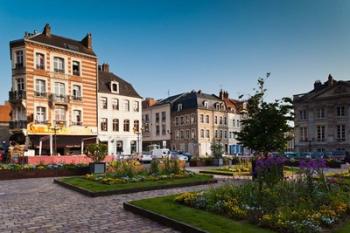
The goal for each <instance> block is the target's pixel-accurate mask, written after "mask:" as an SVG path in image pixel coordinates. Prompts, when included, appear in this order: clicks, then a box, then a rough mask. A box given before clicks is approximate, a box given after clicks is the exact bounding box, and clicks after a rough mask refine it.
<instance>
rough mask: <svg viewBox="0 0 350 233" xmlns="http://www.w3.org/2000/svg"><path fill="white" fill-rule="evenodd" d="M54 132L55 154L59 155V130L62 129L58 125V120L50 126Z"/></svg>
mask: <svg viewBox="0 0 350 233" xmlns="http://www.w3.org/2000/svg"><path fill="white" fill-rule="evenodd" d="M50 129H51V130H53V132H54V137H55V138H54V155H57V131H58V130H59V129H61V127H60V126H57V124H56V122H55V125H54V126H53V127H51V128H50Z"/></svg>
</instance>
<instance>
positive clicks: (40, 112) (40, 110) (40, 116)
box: [35, 107, 46, 124]
mask: <svg viewBox="0 0 350 233" xmlns="http://www.w3.org/2000/svg"><path fill="white" fill-rule="evenodd" d="M45 122H46V108H45V107H36V115H35V123H38V124H40V123H45Z"/></svg>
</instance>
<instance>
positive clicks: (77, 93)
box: [72, 85, 81, 100]
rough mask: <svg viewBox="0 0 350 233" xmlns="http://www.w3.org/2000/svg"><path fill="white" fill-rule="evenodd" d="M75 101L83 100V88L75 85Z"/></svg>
mask: <svg viewBox="0 0 350 233" xmlns="http://www.w3.org/2000/svg"><path fill="white" fill-rule="evenodd" d="M72 97H73V100H81V87H80V86H79V85H73V95H72Z"/></svg>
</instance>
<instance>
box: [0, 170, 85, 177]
mask: <svg viewBox="0 0 350 233" xmlns="http://www.w3.org/2000/svg"><path fill="white" fill-rule="evenodd" d="M87 173H89V168H88V167H83V168H77V169H45V170H20V171H9V170H0V180H14V179H26V178H41V177H59V176H81V175H85V174H87Z"/></svg>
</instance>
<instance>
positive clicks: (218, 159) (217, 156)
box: [210, 142, 224, 166]
mask: <svg viewBox="0 0 350 233" xmlns="http://www.w3.org/2000/svg"><path fill="white" fill-rule="evenodd" d="M210 149H211V154H212V155H213V156H214V160H213V165H214V166H222V165H223V164H224V161H223V159H222V155H223V154H224V147H223V146H222V144H221V143H217V142H214V143H213V144H212V145H211V147H210Z"/></svg>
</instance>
